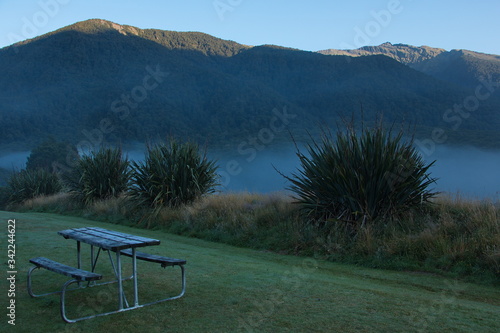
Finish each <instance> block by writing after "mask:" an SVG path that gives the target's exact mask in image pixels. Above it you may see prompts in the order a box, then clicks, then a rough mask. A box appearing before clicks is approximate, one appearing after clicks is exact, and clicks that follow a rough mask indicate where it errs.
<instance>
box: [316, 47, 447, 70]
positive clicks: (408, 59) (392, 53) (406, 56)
mask: <svg viewBox="0 0 500 333" xmlns="http://www.w3.org/2000/svg"><path fill="white" fill-rule="evenodd" d="M318 52H319V53H321V54H326V55H346V56H355V57H359V56H368V55H375V54H381V55H385V56H388V57H390V58H393V59H395V60H397V61H399V62H401V63H403V64H405V65H412V64H416V63H420V62H422V61H425V60H429V59H432V58H434V57H436V56H438V55H440V54H441V53H443V52H446V51H445V50H444V49H438V48H433V47H429V46H421V47H416V46H411V45H406V44H396V45H393V44H391V43H384V44H381V45H379V46H364V47H361V48H359V49H355V50H335V49H329V50H323V51H318Z"/></svg>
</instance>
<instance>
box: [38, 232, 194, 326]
mask: <svg viewBox="0 0 500 333" xmlns="http://www.w3.org/2000/svg"><path fill="white" fill-rule="evenodd" d="M58 234H59V235H61V236H63V237H64V238H66V239H72V240H75V241H76V248H77V251H76V252H77V267H76V268H74V267H71V266H67V265H64V264H61V263H58V262H56V261H53V260H50V259H47V258H44V257H37V258H33V259H31V260H30V262H31V263H33V264H34V265H35V266H34V267H32V268H31V269H30V270H29V272H28V293H29V294H30V295H31V296H32V297H39V296H45V295H49V294H54V293H61V316H62V318H63V319H64V320H65V321H66V322H69V323H73V322H76V321H79V320H84V319H90V318H94V317H97V316H103V315H108V314H112V313H117V312H122V311H126V310H132V309H136V308H139V307H143V306H147V305H151V304H156V303H159V302H163V301H167V300H172V299H177V298H179V297H182V296H183V295H184V293H185V287H186V278H185V270H184V265H185V264H186V261H185V260H182V259H174V258H169V257H163V256H159V255H152V254H148V253H144V252H139V251H137V248H142V247H147V246H154V245H159V244H160V241H159V240H157V239H152V238H146V237H140V236H135V235H130V234H126V233H122V232H117V231H111V230H107V229H103V228H97V227H84V228H74V229H67V230H62V231H59V232H58ZM81 243H86V244H88V245H90V259H91V260H90V271H86V270H83V268H82V253H81V251H82V250H81ZM96 248H97V253H96V251H95V250H96ZM101 251H104V252H107V253H108V257H109V259H110V263H111V265H112V267H113V271H114V275H115V277H114V278H115V279H116V280H114V281H112V282H111V283H113V282H117V283H118V288H117V295H118V309H117V310H115V311H111V312H106V313H101V314H95V315H91V316H87V317H81V318H76V319H69V318H67V316H66V310H65V309H66V308H65V295H66V291H67V287H68V286H69V285H71V284H73V283H78V286H79V288H81V287H82V285H84V284H83V283H82V282H83V281H86V282H88V284H87V286H96V285H99V284H97V283H96V281H97V280H100V279H102V275H101V274H98V273H96V272H95V269H96V264H97V261H98V259H99V255H100V253H101ZM112 253H114V256H115V260H113V255H112ZM122 255H125V256H127V257H131V258H132V276H131V277H129V278H127V279H133V294H134V301H133V303H132V304H130V305H129V304H128V302H127V300H126V297H125V292H124V289H123V281H124V280H127V279H124V278H123V276H122ZM137 259H140V260H145V261H148V262H154V263H160V264H161V266H162V267H167V266H179V267H180V268H181V272H182V276H181V278H182V290H181V293H180V294H179V295H177V296H173V297H167V298H164V299H161V300H158V301H155V302H150V303H147V304H143V305H140V304H139V296H138V294H139V293H138V289H139V286H138V280H137V276H138V271H137ZM37 268H45V269H47V270H50V271H53V272H56V273H59V274H63V275H66V276H68V277H71V278H72V279H71V280H69V281H67V282H66V283H65V284H64V285H63V287H62V290H61V291H56V292H50V293H46V294H42V295H36V294H34V293H33V291H32V283H31V275H32V273H33V270H35V269H37ZM107 283H110V282H107Z"/></svg>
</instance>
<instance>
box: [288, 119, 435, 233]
mask: <svg viewBox="0 0 500 333" xmlns="http://www.w3.org/2000/svg"><path fill="white" fill-rule="evenodd" d="M297 156H298V157H299V159H300V163H301V169H300V170H299V171H298V172H296V173H293V174H292V176H290V177H289V176H285V178H286V179H288V180H289V181H290V182H291V186H290V187H289V189H290V190H291V191H292V192H293V193H294V194H295V198H296V200H297V202H298V203H299V204H300V205H301V207H302V209H303V211H304V212H305V213H306V214H307V215H308V216H309V217H310V218H311V220H312V221H323V222H325V221H336V222H339V221H341V222H342V223H345V222H347V223H348V225H354V226H359V225H363V223H368V222H370V221H375V220H377V219H379V218H384V217H390V216H394V215H395V214H398V213H399V212H402V211H404V210H406V209H408V208H411V207H415V206H418V205H421V204H423V203H427V202H428V201H429V199H430V198H432V197H433V196H434V195H435V194H436V193H435V192H432V191H431V190H429V185H431V184H432V183H433V182H434V181H435V179H432V178H431V177H430V176H429V172H428V171H429V168H430V167H431V166H432V164H433V163H434V162H432V163H430V164H426V163H425V162H424V160H423V159H422V157H421V156H420V155H419V153H418V151H417V150H416V149H415V147H414V146H413V144H412V140H408V141H404V140H403V131H400V132H399V133H397V134H396V135H392V133H391V131H390V130H386V129H384V128H383V127H382V126H381V125H379V126H377V127H375V128H372V129H368V128H363V129H362V131H361V132H358V131H356V130H355V129H354V127H353V126H348V127H347V129H346V130H345V131H338V132H337V134H335V135H332V134H324V135H323V137H322V139H321V142H319V143H317V142H313V143H312V144H309V145H308V146H307V155H306V154H303V153H301V152H300V151H297Z"/></svg>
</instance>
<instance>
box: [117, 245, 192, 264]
mask: <svg viewBox="0 0 500 333" xmlns="http://www.w3.org/2000/svg"><path fill="white" fill-rule="evenodd" d="M120 253H121V254H123V255H126V256H128V257H132V249H126V250H121V251H120ZM135 256H136V258H137V259H140V260H144V261H149V262H156V263H159V264H161V267H167V266H176V265H178V266H182V265H185V264H186V260H183V259H174V258H169V257H163V256H159V255H156V254H149V253H144V252H139V251H135Z"/></svg>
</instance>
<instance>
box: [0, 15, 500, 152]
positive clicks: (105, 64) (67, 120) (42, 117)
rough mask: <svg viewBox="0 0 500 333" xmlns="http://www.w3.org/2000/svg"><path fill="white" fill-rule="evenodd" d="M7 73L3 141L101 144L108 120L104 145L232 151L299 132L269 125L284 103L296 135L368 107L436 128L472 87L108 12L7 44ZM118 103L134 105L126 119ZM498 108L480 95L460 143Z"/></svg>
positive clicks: (377, 59) (1, 101)
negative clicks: (157, 75) (127, 21)
mask: <svg viewBox="0 0 500 333" xmlns="http://www.w3.org/2000/svg"><path fill="white" fill-rule="evenodd" d="M13 51H16V52H13ZM0 70H1V71H2V73H4V75H3V76H1V77H0V120H1V121H2V124H3V127H4V133H3V136H2V137H1V138H0V145H12V144H16V143H17V144H24V145H28V146H33V145H34V144H36V143H37V142H39V141H41V140H43V139H44V138H45V137H46V136H47V135H49V134H52V135H55V136H56V137H58V138H61V139H64V140H67V141H69V142H73V143H78V142H81V141H99V140H92V139H95V138H96V137H98V136H97V134H96V133H97V132H96V131H98V130H100V129H102V122H103V121H105V122H106V123H108V122H109V123H110V124H111V125H109V126H107V127H106V126H105V127H106V128H108V129H110V128H112V129H113V130H112V131H111V130H110V131H106V130H101V133H100V136H102V137H103V139H102V140H100V141H106V142H118V143H119V142H131V141H141V142H144V141H147V140H150V139H154V138H157V137H164V136H165V135H169V134H172V135H176V136H181V137H184V138H192V139H194V140H196V141H200V142H203V141H207V140H209V141H213V142H217V143H221V144H224V145H226V146H227V145H229V146H233V147H234V145H235V144H236V146H238V144H241V143H244V142H247V143H249V142H255V147H256V148H255V149H257V148H258V147H260V146H262V142H265V143H266V144H267V143H268V141H270V142H278V141H279V140H289V138H288V135H287V132H286V131H280V133H278V132H272V131H271V132H270V129H272V128H273V126H271V124H272V123H271V122H272V121H273V120H275V119H276V118H275V117H276V113H275V111H274V110H285V109H286V110H287V111H286V112H288V114H290V115H294V116H295V117H294V118H293V119H294V121H290V123H289V124H286V125H287V127H289V129H290V130H291V131H292V133H301V132H302V131H309V130H311V129H315V128H318V127H319V126H318V124H322V125H325V126H328V125H332V124H334V123H335V122H336V121H337V120H338V118H339V116H351V115H354V114H359V113H360V110H361V109H363V112H364V115H365V116H366V118H365V119H366V120H370V121H372V120H374V119H375V118H376V117H377V116H379V115H381V114H383V115H384V119H386V120H387V121H388V122H402V121H408V122H410V123H412V124H415V125H418V127H419V129H420V130H421V133H423V134H422V135H423V136H428V135H430V134H426V133H429V131H431V130H432V128H434V127H435V126H437V125H439V126H444V125H447V124H446V123H445V124H444V125H443V119H442V117H443V113H444V112H445V111H446V109H448V108H451V107H452V106H453V104H454V103H456V102H457V101H463V100H464V98H466V97H467V94H468V91H467V90H466V89H463V88H460V87H458V88H457V87H456V86H454V85H450V84H448V83H446V82H443V81H441V80H438V79H435V78H433V77H431V76H429V75H427V74H425V73H423V72H421V71H417V70H415V69H412V68H410V67H409V66H406V65H404V64H402V63H400V62H398V61H396V60H394V59H391V58H389V57H387V56H383V55H372V56H368V57H357V58H353V57H351V56H345V55H343V56H327V55H323V54H320V53H316V52H308V51H301V50H296V49H290V48H285V47H280V46H273V45H265V46H254V47H250V46H246V45H242V44H238V43H236V42H233V41H227V40H222V39H219V38H216V37H213V36H210V35H207V34H203V33H197V32H169V31H161V30H156V29H139V28H136V27H131V26H126V25H119V24H116V23H113V22H110V21H105V20H99V19H93V20H87V21H83V22H78V23H75V24H74V25H70V26H68V27H64V28H61V29H58V30H56V31H54V32H51V33H49V34H46V35H43V36H40V37H37V38H34V39H31V40H28V41H24V42H20V43H17V44H15V45H13V46H10V47H6V48H3V49H0ZM154 71H160V72H162V73H165V79H164V80H163V81H162V82H160V83H159V84H158V85H155V88H154V89H150V90H148V89H145V88H144V87H146V86H147V85H146V83H147V84H148V86H153V85H151V82H152V81H150V80H149V81H147V80H146V78H147V77H148V76H151V73H152V72H154ZM145 82H146V83H145ZM139 92H144V93H143V94H144V96H143V97H144V98H142V97H140V95H138V94H139ZM134 94H135V95H134ZM123 96H125V97H126V98H128V101H129V102H128V103H126V101H127V100H126V98H124V97H123ZM127 96H128V97H127ZM134 96H135V97H137V98H135V97H134ZM139 97H140V98H139ZM132 98H135V99H132ZM113 105H114V106H115V109H116V108H125V107H127V111H128V113H127V117H121V115H122V116H123V115H124V114H125V113H121V114H120V113H117V112H114V111H116V110H114V109H113ZM498 105H500V102H498V103H497V101H496V100H494V99H491V100H489V101H485V102H484V103H482V105H481V108H482V111H483V112H481V113H477V116H474V117H470V118H469V119H467V122H464V125H463V126H462V128H461V130H460V132H459V133H453V132H452V133H450V141H451V140H452V138H451V137H452V136H453V135H454V138H453V140H455V139H456V140H459V141H460V140H462V141H464V140H465V141H469V142H472V141H474V140H476V141H478V142H482V141H483V140H489V139H485V138H484V136H485V133H486V132H488V131H490V132H494V131H495V130H496V124H499V123H500V114H499V113H498ZM122 118H123V119H122ZM279 128H281V127H279ZM105 132H107V133H105ZM262 133H266V134H267V135H268V137H265V136H263V135H264V134H262ZM488 133H489V132H488ZM259 135H260V136H259ZM255 138H257V139H255ZM255 140H258V141H255ZM493 140H495V139H494V138H493ZM258 142H260V145H258V144H257V143H258Z"/></svg>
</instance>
